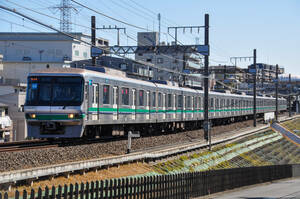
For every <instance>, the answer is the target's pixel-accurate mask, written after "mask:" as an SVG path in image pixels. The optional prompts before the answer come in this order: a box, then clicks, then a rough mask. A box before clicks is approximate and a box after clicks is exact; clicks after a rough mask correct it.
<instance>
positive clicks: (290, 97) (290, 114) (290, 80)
mask: <svg viewBox="0 0 300 199" xmlns="http://www.w3.org/2000/svg"><path fill="white" fill-rule="evenodd" d="M289 91H290V93H289V117H291V116H292V107H291V101H292V96H291V94H292V78H291V73H290V74H289Z"/></svg>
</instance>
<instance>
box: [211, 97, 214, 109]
mask: <svg viewBox="0 0 300 199" xmlns="http://www.w3.org/2000/svg"><path fill="white" fill-rule="evenodd" d="M210 108H212V109H214V98H210Z"/></svg>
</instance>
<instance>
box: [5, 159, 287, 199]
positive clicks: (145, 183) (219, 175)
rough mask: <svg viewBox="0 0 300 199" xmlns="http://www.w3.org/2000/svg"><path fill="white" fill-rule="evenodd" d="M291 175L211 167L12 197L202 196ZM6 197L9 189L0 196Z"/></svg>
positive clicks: (273, 169)
mask: <svg viewBox="0 0 300 199" xmlns="http://www.w3.org/2000/svg"><path fill="white" fill-rule="evenodd" d="M288 177H292V165H276V166H264V167H248V168H236V169H223V170H211V171H205V172H192V173H182V174H172V175H158V176H150V177H149V176H148V177H131V178H122V179H111V180H101V181H96V182H87V183H80V184H78V183H76V184H70V185H68V186H67V185H65V186H63V187H62V186H58V187H54V186H53V187H52V188H48V187H46V188H45V189H44V190H42V189H41V188H39V189H38V190H36V191H35V190H31V191H30V192H27V191H26V190H24V191H23V192H19V191H16V192H15V194H14V196H13V197H12V198H15V199H19V198H23V199H48V198H51V199H54V198H57V199H69V198H75V199H77V198H80V199H94V198H96V199H98V198H101V199H102V198H109V199H115V198H126V199H127V198H131V199H133V198H134V199H137V198H143V199H150V198H155V199H168V198H172V199H173V198H175V199H185V198H191V197H198V196H204V195H208V194H212V193H216V192H220V191H224V190H228V189H233V188H237V187H242V186H246V185H252V184H257V183H262V182H268V181H272V180H277V179H282V178H288ZM3 198H4V199H8V198H9V197H8V193H4V194H0V199H3Z"/></svg>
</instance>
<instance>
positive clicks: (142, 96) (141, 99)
mask: <svg viewBox="0 0 300 199" xmlns="http://www.w3.org/2000/svg"><path fill="white" fill-rule="evenodd" d="M139 106H144V91H143V90H139Z"/></svg>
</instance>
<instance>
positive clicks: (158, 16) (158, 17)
mask: <svg viewBox="0 0 300 199" xmlns="http://www.w3.org/2000/svg"><path fill="white" fill-rule="evenodd" d="M157 19H158V45H160V20H161V16H160V13H158V15H157Z"/></svg>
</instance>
